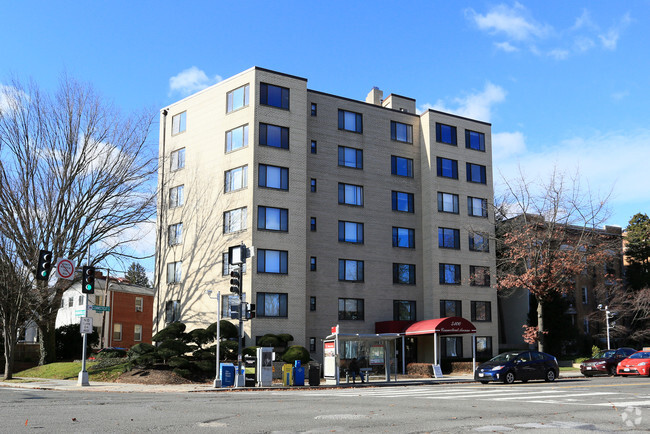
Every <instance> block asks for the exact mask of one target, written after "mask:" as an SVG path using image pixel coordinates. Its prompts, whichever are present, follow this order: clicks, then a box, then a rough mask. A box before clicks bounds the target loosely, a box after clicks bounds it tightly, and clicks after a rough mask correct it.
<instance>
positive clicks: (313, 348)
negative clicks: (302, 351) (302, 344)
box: [309, 338, 316, 353]
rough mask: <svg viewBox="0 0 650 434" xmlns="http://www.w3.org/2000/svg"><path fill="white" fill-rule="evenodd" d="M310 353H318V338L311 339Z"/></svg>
mask: <svg viewBox="0 0 650 434" xmlns="http://www.w3.org/2000/svg"><path fill="white" fill-rule="evenodd" d="M309 352H310V353H314V352H316V338H309Z"/></svg>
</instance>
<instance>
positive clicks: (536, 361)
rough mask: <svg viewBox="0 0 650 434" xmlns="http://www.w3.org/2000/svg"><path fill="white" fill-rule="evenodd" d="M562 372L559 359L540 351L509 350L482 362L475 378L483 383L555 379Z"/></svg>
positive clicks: (475, 373)
mask: <svg viewBox="0 0 650 434" xmlns="http://www.w3.org/2000/svg"><path fill="white" fill-rule="evenodd" d="M559 374H560V368H559V366H558V364H557V359H556V358H555V357H553V356H551V355H550V354H546V353H541V352H539V351H532V350H524V351H508V352H505V353H501V354H499V355H498V356H496V357H493V358H492V359H490V360H488V361H487V362H485V363H483V364H481V365H480V366H479V367H478V368H477V369H476V371H475V372H474V379H475V380H476V381H480V382H481V383H483V384H487V383H489V382H490V381H503V382H504V383H506V384H512V383H514V382H515V381H517V380H519V381H523V382H524V383H525V382H527V381H528V380H545V381H555V379H556V378H557V377H558V376H559Z"/></svg>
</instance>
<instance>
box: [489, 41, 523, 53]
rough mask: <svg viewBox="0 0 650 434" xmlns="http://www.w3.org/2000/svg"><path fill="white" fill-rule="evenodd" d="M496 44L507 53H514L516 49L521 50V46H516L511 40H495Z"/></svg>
mask: <svg viewBox="0 0 650 434" xmlns="http://www.w3.org/2000/svg"><path fill="white" fill-rule="evenodd" d="M494 46H495V47H497V48H498V49H499V50H503V51H505V52H506V53H513V52H515V51H519V48H517V47H515V46H514V45H512V44H511V43H510V42H508V41H505V42H495V43H494Z"/></svg>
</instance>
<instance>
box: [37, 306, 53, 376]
mask: <svg viewBox="0 0 650 434" xmlns="http://www.w3.org/2000/svg"><path fill="white" fill-rule="evenodd" d="M55 324H56V317H54V318H53V319H51V320H47V321H44V322H39V324H38V328H39V331H40V333H39V339H38V341H39V344H40V351H41V356H40V358H39V360H38V364H39V365H47V364H48V363H54V362H56V336H55Z"/></svg>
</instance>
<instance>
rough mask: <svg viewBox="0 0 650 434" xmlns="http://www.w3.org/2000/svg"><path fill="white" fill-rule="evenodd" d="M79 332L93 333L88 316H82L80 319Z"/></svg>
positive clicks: (91, 323)
mask: <svg viewBox="0 0 650 434" xmlns="http://www.w3.org/2000/svg"><path fill="white" fill-rule="evenodd" d="M79 331H80V332H81V334H82V335H83V334H86V333H92V332H93V319H92V317H89V316H84V317H82V318H81V322H80V323H79Z"/></svg>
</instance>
